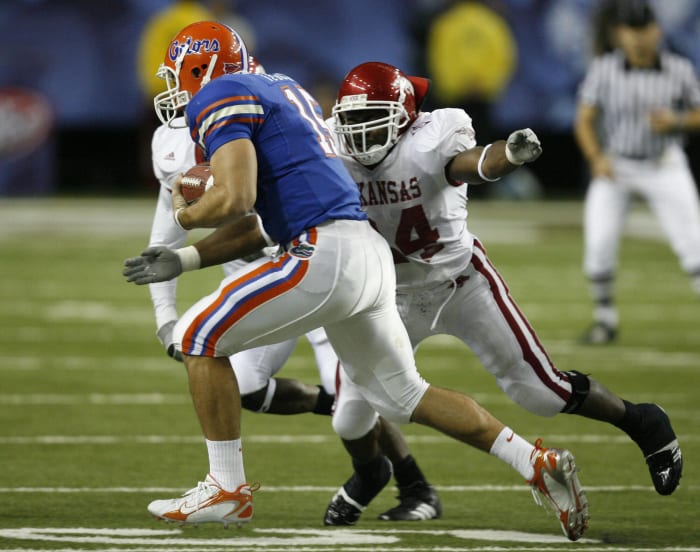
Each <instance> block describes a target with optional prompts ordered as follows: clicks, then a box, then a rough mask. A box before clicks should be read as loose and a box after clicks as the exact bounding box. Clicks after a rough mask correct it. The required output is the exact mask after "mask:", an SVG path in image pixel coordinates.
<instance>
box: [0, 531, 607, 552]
mask: <svg viewBox="0 0 700 552" xmlns="http://www.w3.org/2000/svg"><path fill="white" fill-rule="evenodd" d="M251 532H252V533H256V534H257V536H251V535H250V533H251ZM414 534H421V535H426V534H427V535H432V536H439V537H452V538H456V539H460V540H468V541H473V540H477V541H490V542H513V543H527V544H534V543H538V544H566V543H568V542H569V541H568V540H567V539H566V538H565V537H563V536H561V535H550V534H542V533H526V532H522V531H507V530H506V531H503V530H495V529H478V530H475V529H472V530H461V529H458V530H449V529H448V530H417V531H416V530H371V529H370V530H367V529H356V528H353V529H350V528H348V529H339V528H325V529H305V528H301V529H293V528H283V529H282V528H280V529H256V528H253V529H252V531H242V532H241V533H240V534H238V535H236V540H235V545H236V549H237V550H240V549H241V548H245V547H265V548H266V549H269V547H279V546H284V547H285V548H283V549H282V550H285V549H286V550H288V549H289V548H287V547H289V546H294V549H295V550H300V549H306V550H319V547H324V548H321V549H328V550H338V548H337V547H338V546H342V547H345V548H342V550H349V549H348V548H347V546H351V547H353V548H351V549H352V550H366V548H364V546H367V545H372V550H377V549H378V548H377V545H392V544H398V545H399V547H398V548H395V547H391V548H385V549H386V550H410V549H406V548H403V547H401V546H400V545H401V544H403V540H405V539H404V538H403V537H405V536H408V535H414ZM184 535H185V533H184V532H183V531H182V530H181V529H175V530H172V531H166V532H164V531H152V532H150V531H149V530H147V529H90V528H36V527H23V528H17V529H0V537H5V538H10V539H17V540H30V541H37V540H38V541H45V542H71V543H81V544H83V543H85V544H87V543H89V544H91V545H94V544H108V545H115V544H118V545H125V544H126V545H151V546H154V545H155V546H160V547H162V546H168V547H171V548H176V547H177V548H179V547H186V548H187V549H191V547H192V546H207V547H209V546H220V545H221V544H222V542H223V539H220V538H219V539H212V538H207V539H203V538H187V537H185V536H184ZM277 535H283V536H277ZM181 536H182V537H181ZM161 537H164V538H161ZM578 543H579V544H586V543H590V544H599V543H600V541H598V540H594V539H581V540H580V541H578ZM358 545H361V546H362V545H364V546H363V548H357V546H358ZM329 546H332V548H327V547H329ZM300 547H305V548H300ZM412 549H413V550H421V549H426V550H427V549H430V550H461V549H462V548H455V547H445V548H443V547H439V548H435V547H431V548H412ZM484 549H485V550H486V549H489V550H490V549H492V547H491V546H489V547H487V548H484ZM507 549H512V548H507Z"/></svg>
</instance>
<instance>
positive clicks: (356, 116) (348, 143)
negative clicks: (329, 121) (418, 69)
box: [332, 61, 430, 165]
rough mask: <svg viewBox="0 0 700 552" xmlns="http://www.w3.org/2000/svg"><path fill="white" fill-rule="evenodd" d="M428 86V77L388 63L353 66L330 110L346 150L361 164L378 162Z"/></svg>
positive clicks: (415, 113)
mask: <svg viewBox="0 0 700 552" xmlns="http://www.w3.org/2000/svg"><path fill="white" fill-rule="evenodd" d="M429 86H430V81H429V80H428V79H424V78H421V77H409V76H407V75H405V74H404V73H403V72H402V71H401V70H399V69H398V68H396V67H394V66H393V65H389V64H387V63H380V62H377V61H370V62H367V63H362V64H360V65H358V66H357V67H355V68H354V69H352V70H351V71H350V72H349V73H348V74H347V75H346V76H345V78H344V79H343V82H342V83H341V84H340V90H339V91H338V99H337V101H336V103H335V105H334V106H333V110H332V115H333V117H334V118H335V132H336V133H337V134H338V135H339V136H340V138H341V140H340V142H341V146H342V147H343V148H344V150H345V153H346V154H348V155H351V156H352V157H354V158H355V159H356V160H357V161H359V162H360V163H362V164H363V165H375V164H377V163H379V162H380V161H381V160H382V159H384V157H386V155H387V153H389V150H390V149H391V148H392V147H393V145H394V144H396V142H397V141H398V139H399V136H400V135H401V133H403V132H404V131H405V130H406V129H407V128H408V127H409V126H411V124H412V123H413V121H415V120H416V117H418V113H419V111H420V106H421V104H422V103H423V100H424V99H425V95H426V94H427V93H428V88H429ZM378 131H380V132H378Z"/></svg>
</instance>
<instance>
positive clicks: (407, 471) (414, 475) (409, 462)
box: [394, 454, 428, 487]
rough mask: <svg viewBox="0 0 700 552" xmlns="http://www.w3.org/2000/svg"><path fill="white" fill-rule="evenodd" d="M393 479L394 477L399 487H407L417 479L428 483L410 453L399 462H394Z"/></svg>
mask: <svg viewBox="0 0 700 552" xmlns="http://www.w3.org/2000/svg"><path fill="white" fill-rule="evenodd" d="M394 479H396V484H397V485H398V486H399V487H408V486H409V485H412V484H413V483H417V482H419V481H420V482H422V483H425V484H426V485H427V484H428V482H427V481H426V480H425V476H424V475H423V472H422V471H421V470H420V468H419V467H418V464H416V461H415V459H414V458H413V456H411V455H410V454H409V455H408V456H406V458H404V459H403V460H401V461H400V462H397V463H396V464H394Z"/></svg>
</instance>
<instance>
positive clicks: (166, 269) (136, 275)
mask: <svg viewBox="0 0 700 552" xmlns="http://www.w3.org/2000/svg"><path fill="white" fill-rule="evenodd" d="M124 267H125V268H124V270H123V271H122V274H123V275H124V276H126V281H127V282H134V283H135V284H137V285H143V284H153V283H155V282H165V281H167V280H172V279H173V278H175V277H177V276H179V275H180V274H182V262H181V261H180V257H179V256H178V254H177V253H175V251H173V250H172V249H168V248H167V247H164V246H162V245H159V246H156V247H149V248H148V249H146V250H145V251H144V252H143V253H141V256H140V257H131V258H130V259H126V260H125V261H124Z"/></svg>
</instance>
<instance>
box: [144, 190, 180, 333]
mask: <svg viewBox="0 0 700 552" xmlns="http://www.w3.org/2000/svg"><path fill="white" fill-rule="evenodd" d="M186 240H187V232H186V231H185V230H183V229H182V228H180V227H179V226H177V225H176V224H175V222H174V219H173V210H172V204H171V202H170V192H169V191H168V189H167V188H166V187H165V186H163V185H161V187H160V193H159V194H158V203H157V205H156V211H155V214H154V215H153V225H152V226H151V237H150V240H149V242H148V245H149V246H152V245H164V246H166V247H170V248H171V249H175V248H178V247H182V246H183V245H184V243H185V241H186ZM148 288H149V291H150V292H151V301H153V309H154V311H155V316H156V327H157V328H160V327H161V326H162V325H163V324H165V323H167V322H170V321H171V320H177V318H178V316H177V308H176V289H177V278H175V279H173V280H170V281H168V282H159V283H157V284H149V286H148Z"/></svg>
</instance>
